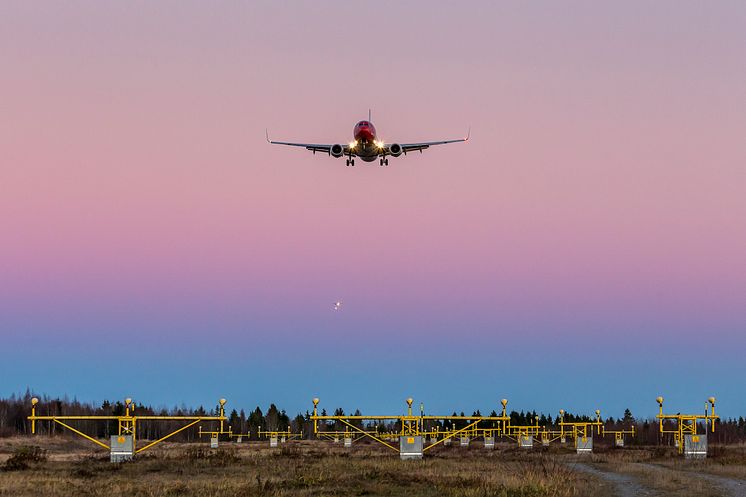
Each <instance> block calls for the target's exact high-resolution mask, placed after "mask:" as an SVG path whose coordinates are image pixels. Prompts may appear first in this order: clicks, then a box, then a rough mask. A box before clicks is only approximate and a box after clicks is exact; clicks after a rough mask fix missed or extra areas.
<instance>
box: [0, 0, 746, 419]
mask: <svg viewBox="0 0 746 497" xmlns="http://www.w3.org/2000/svg"><path fill="white" fill-rule="evenodd" d="M744 25H746V4H745V3H744V2H741V1H720V2H694V1H678V0H677V1H659V2H642V1H629V2H617V3H616V4H610V3H608V2H593V1H572V0H571V1H567V2H525V1H506V2H491V1H484V2H455V1H454V2H447V1H444V2H424V1H412V2H407V1H405V2H393V1H392V2H387V1H379V2H366V3H364V4H361V3H358V2H345V1H316V2H310V1H308V2H301V1H298V2H280V1H261V0H260V1H251V2H238V1H231V2H221V1H217V2H209V3H205V2H194V1H187V0H185V1H163V2H145V1H135V2H100V1H93V0H91V1H71V2H64V3H63V2H24V1H8V2H2V4H0V74H1V75H2V76H1V77H0V94H1V95H2V98H0V343H1V345H0V347H2V348H1V349H0V350H1V351H2V352H1V354H2V355H1V357H2V360H0V395H10V394H12V393H14V392H20V391H24V390H25V389H26V388H27V387H29V388H31V389H33V390H34V392H37V393H41V394H48V395H53V396H55V395H64V394H67V395H69V396H71V397H77V398H78V399H81V400H85V401H95V402H100V401H101V400H102V399H117V398H124V397H125V396H131V397H133V398H135V399H136V400H139V401H141V402H145V403H149V404H153V405H157V406H160V405H164V406H172V405H177V404H187V405H193V406H195V405H200V404H203V405H213V404H214V402H215V399H218V398H220V397H225V398H227V399H228V407H229V408H231V407H233V408H245V409H247V410H248V409H253V408H254V407H255V406H257V405H259V406H262V408H265V407H266V406H267V405H269V403H270V402H274V403H276V404H277V405H278V406H280V407H281V408H284V409H286V410H287V411H288V412H289V413H290V414H295V413H297V412H299V411H305V410H307V409H310V408H311V398H313V397H316V396H318V397H320V398H321V404H320V407H325V408H327V409H330V410H331V409H333V408H336V407H342V408H344V409H345V410H347V411H350V410H354V409H356V408H359V409H361V410H362V411H363V412H364V413H370V414H382V413H383V414H398V413H400V412H404V410H405V404H404V399H405V398H406V397H409V396H412V397H413V398H414V399H415V402H416V403H417V404H419V403H420V402H422V403H424V404H425V409H426V410H427V411H428V412H430V413H450V412H453V411H459V412H460V411H473V410H475V409H480V410H481V411H482V412H485V411H487V412H488V411H490V410H492V409H498V408H499V400H500V399H501V398H507V399H508V400H509V402H510V403H509V406H508V407H509V408H510V409H516V410H519V411H520V410H537V411H541V412H546V413H556V412H557V411H558V410H559V409H561V408H562V409H565V410H567V411H570V412H577V413H588V414H590V413H592V412H593V410H595V409H597V408H598V409H600V410H601V411H602V414H603V415H610V416H615V417H621V415H622V413H623V410H624V409H625V408H630V409H631V410H632V412H633V414H634V415H636V416H638V417H646V416H652V415H654V414H656V413H657V404H656V403H655V397H656V396H658V395H663V396H664V397H665V398H666V404H665V405H666V406H667V407H670V408H671V410H672V412H679V411H680V412H688V411H695V412H699V411H701V409H702V408H703V403H704V402H705V399H706V398H707V397H709V396H710V395H715V396H716V397H717V398H718V409H719V410H720V413H721V414H723V415H724V416H726V417H728V416H735V417H737V416H739V415H746V397H744V395H743V377H744V376H745V375H746V365H745V364H746V363H744V361H743V351H744V348H745V347H746V334H745V333H746V255H745V254H746V167H745V166H746V141H745V140H744V129H746V57H744V54H745V53H746V37H744V34H743V26H744ZM368 109H372V114H373V115H372V120H373V122H374V123H375V125H376V127H377V129H378V132H379V136H380V137H381V138H382V139H383V140H385V141H386V142H387V143H393V142H399V143H407V142H416V141H422V140H438V139H447V138H459V137H463V136H464V135H465V134H466V132H467V130H468V129H469V128H471V139H470V140H469V142H468V143H465V144H453V145H447V146H443V147H433V148H431V149H430V150H427V151H425V153H423V154H412V155H409V156H407V157H406V158H404V157H400V158H391V159H390V162H389V163H390V165H389V166H388V167H385V168H382V167H379V166H378V165H377V163H372V164H366V163H362V161H358V162H357V164H358V165H356V166H355V167H354V168H348V167H345V164H344V159H334V158H331V157H327V156H323V155H320V154H317V155H312V154H311V153H309V152H307V151H305V150H303V149H295V148H285V147H279V146H272V145H269V144H267V143H266V141H265V130H269V134H270V136H271V138H273V139H275V140H287V141H302V142H311V143H347V142H348V141H350V140H351V139H352V128H353V126H354V124H355V122H357V121H358V120H361V119H365V118H367V113H368ZM338 300H339V301H341V302H342V303H343V305H342V308H341V309H340V310H339V311H334V309H333V307H334V302H336V301H338Z"/></svg>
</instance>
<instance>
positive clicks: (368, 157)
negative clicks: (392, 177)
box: [357, 147, 378, 162]
mask: <svg viewBox="0 0 746 497" xmlns="http://www.w3.org/2000/svg"><path fill="white" fill-rule="evenodd" d="M357 156H358V157H360V160H362V161H364V162H373V161H374V160H376V159H377V158H378V151H377V150H376V149H374V148H373V147H365V148H364V149H362V150H360V152H358V154H357Z"/></svg>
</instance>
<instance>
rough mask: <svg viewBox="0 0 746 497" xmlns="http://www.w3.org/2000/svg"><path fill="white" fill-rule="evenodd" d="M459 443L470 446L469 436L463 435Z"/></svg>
mask: <svg viewBox="0 0 746 497" xmlns="http://www.w3.org/2000/svg"><path fill="white" fill-rule="evenodd" d="M459 445H460V446H461V447H468V446H469V437H461V438H460V439H459Z"/></svg>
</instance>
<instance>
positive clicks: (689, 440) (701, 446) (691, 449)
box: [684, 435, 707, 459]
mask: <svg viewBox="0 0 746 497" xmlns="http://www.w3.org/2000/svg"><path fill="white" fill-rule="evenodd" d="M684 457H686V458H687V459H704V458H705V457H707V435H684Z"/></svg>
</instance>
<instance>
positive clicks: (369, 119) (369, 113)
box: [368, 109, 373, 122]
mask: <svg viewBox="0 0 746 497" xmlns="http://www.w3.org/2000/svg"><path fill="white" fill-rule="evenodd" d="M370 115H371V112H370V109H368V121H369V122H370V121H372V120H373V119H371V118H370Z"/></svg>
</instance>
